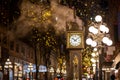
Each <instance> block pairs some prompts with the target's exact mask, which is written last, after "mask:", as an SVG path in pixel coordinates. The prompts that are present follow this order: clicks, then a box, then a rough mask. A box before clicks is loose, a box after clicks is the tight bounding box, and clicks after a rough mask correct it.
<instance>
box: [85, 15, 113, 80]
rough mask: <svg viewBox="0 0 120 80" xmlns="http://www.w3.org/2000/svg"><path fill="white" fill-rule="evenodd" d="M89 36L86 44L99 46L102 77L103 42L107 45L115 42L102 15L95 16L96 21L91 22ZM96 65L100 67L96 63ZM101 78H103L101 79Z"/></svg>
mask: <svg viewBox="0 0 120 80" xmlns="http://www.w3.org/2000/svg"><path fill="white" fill-rule="evenodd" d="M88 31H89V32H88V38H87V39H86V44H87V45H89V46H91V47H93V48H95V47H96V48H98V49H99V50H98V53H99V55H98V60H99V68H98V69H99V78H101V77H102V71H101V68H102V66H101V57H102V56H101V51H102V50H101V48H103V47H104V46H103V44H104V45H106V46H111V45H112V44H113V42H112V40H111V39H110V35H109V34H108V33H109V28H108V27H106V23H104V22H103V21H102V17H101V16H100V15H97V16H96V17H95V21H94V22H92V23H91V24H90V27H89V28H88ZM96 67H98V66H97V65H96ZM100 80H101V79H100Z"/></svg>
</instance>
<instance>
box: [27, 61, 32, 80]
mask: <svg viewBox="0 0 120 80" xmlns="http://www.w3.org/2000/svg"><path fill="white" fill-rule="evenodd" d="M28 70H29V71H30V77H29V78H30V80H33V77H32V70H33V65H32V63H29V65H28Z"/></svg>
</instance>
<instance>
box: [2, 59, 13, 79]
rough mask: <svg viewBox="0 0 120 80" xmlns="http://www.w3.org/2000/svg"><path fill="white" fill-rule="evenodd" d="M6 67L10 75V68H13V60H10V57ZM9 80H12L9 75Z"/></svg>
mask: <svg viewBox="0 0 120 80" xmlns="http://www.w3.org/2000/svg"><path fill="white" fill-rule="evenodd" d="M4 68H5V69H7V75H8V76H9V71H10V69H12V68H13V66H12V62H11V61H10V59H7V61H6V62H5V65H4ZM8 80H11V79H10V76H9V79H8Z"/></svg>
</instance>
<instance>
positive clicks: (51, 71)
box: [49, 66, 54, 80]
mask: <svg viewBox="0 0 120 80" xmlns="http://www.w3.org/2000/svg"><path fill="white" fill-rule="evenodd" d="M49 72H50V76H51V78H52V80H53V75H54V68H53V67H52V66H51V67H50V69H49Z"/></svg>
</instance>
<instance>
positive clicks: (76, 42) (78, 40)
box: [67, 31, 84, 48]
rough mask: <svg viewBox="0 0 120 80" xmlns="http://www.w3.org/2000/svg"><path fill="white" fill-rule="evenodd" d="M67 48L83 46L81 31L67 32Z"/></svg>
mask: <svg viewBox="0 0 120 80" xmlns="http://www.w3.org/2000/svg"><path fill="white" fill-rule="evenodd" d="M67 48H84V38H83V32H82V31H68V32H67Z"/></svg>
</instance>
